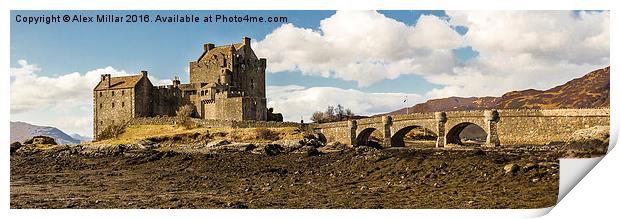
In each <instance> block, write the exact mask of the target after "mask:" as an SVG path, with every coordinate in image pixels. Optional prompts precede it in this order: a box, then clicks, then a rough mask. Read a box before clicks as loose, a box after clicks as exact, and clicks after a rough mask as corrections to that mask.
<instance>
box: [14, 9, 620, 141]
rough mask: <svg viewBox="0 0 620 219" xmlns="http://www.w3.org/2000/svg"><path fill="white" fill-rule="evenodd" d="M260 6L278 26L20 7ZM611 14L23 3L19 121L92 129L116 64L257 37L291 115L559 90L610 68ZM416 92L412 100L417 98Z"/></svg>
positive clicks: (17, 54)
mask: <svg viewBox="0 0 620 219" xmlns="http://www.w3.org/2000/svg"><path fill="white" fill-rule="evenodd" d="M65 14H68V15H87V16H94V15H99V14H112V15H118V16H123V15H126V14H148V15H149V16H151V18H153V17H155V16H156V15H162V16H171V15H175V14H179V15H185V14H188V15H197V16H201V17H203V16H208V15H214V16H215V15H217V14H222V15H227V16H232V15H246V14H247V15H250V16H262V17H269V16H271V17H281V16H284V17H286V18H287V22H274V23H222V22H219V23H152V22H151V23H51V24H27V23H23V22H18V21H17V20H16V16H17V15H20V16H21V17H24V16H43V15H65ZM609 19H610V18H609V11H11V20H12V21H11V33H10V36H11V48H10V51H11V55H10V56H11V69H10V80H11V121H25V122H29V123H32V124H36V125H48V126H54V127H58V128H60V129H61V130H63V131H65V132H67V133H78V134H80V135H84V136H92V111H93V109H92V89H93V87H94V86H95V85H96V84H97V83H98V81H99V75H100V74H104V73H109V74H112V75H113V76H121V75H129V74H136V73H137V72H139V71H140V70H147V71H149V77H150V79H151V81H152V82H154V83H155V84H170V83H171V82H170V79H171V78H173V77H174V76H179V77H180V78H181V81H182V83H187V82H188V81H189V73H188V66H189V62H190V61H192V60H196V59H197V58H198V57H199V56H200V54H201V52H202V48H203V47H202V45H203V44H204V43H214V44H216V45H227V44H232V43H239V42H241V39H242V37H244V36H248V37H250V38H252V48H253V49H254V51H255V53H256V54H257V56H259V57H264V58H266V59H267V75H266V77H267V105H268V107H273V108H274V111H276V112H281V113H283V115H284V118H285V120H289V121H299V120H300V119H302V118H304V119H305V120H308V119H309V117H310V115H311V114H312V112H314V111H317V110H324V109H325V108H326V107H327V106H328V105H336V104H342V105H343V106H345V107H348V108H351V110H352V111H353V112H354V113H356V114H360V115H372V114H377V113H385V112H390V111H393V110H396V109H399V108H402V107H405V106H411V105H414V104H416V103H421V102H424V101H426V100H428V99H433V98H441V97H449V96H463V97H469V96H499V95H501V94H503V93H504V92H507V91H512V90H522V89H529V88H534V89H548V88H551V87H554V86H557V85H559V84H562V83H564V82H566V81H568V80H570V79H573V78H576V77H580V76H583V75H584V74H586V73H587V72H590V71H592V70H595V69H598V68H601V67H605V66H608V65H609V36H610V35H609V28H610V27H609ZM405 100H406V102H405Z"/></svg>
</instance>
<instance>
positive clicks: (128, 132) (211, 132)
mask: <svg viewBox="0 0 620 219" xmlns="http://www.w3.org/2000/svg"><path fill="white" fill-rule="evenodd" d="M193 133H200V134H201V135H207V136H209V138H212V139H226V140H229V141H233V142H248V143H255V142H256V143H258V142H271V141H274V140H279V139H301V138H303V132H301V131H299V130H298V129H297V128H294V127H282V128H190V129H188V128H184V127H182V126H179V125H136V126H129V127H127V128H126V129H125V132H124V133H122V134H120V135H119V136H118V137H117V138H113V139H108V140H103V141H98V142H92V143H86V144H85V145H93V144H97V145H98V144H130V143H135V142H138V141H140V140H144V139H147V138H153V137H173V136H178V135H184V134H193Z"/></svg>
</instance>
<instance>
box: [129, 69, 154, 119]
mask: <svg viewBox="0 0 620 219" xmlns="http://www.w3.org/2000/svg"><path fill="white" fill-rule="evenodd" d="M142 74H143V75H144V76H143V77H142V79H140V81H139V82H138V83H137V84H136V86H135V87H134V93H135V95H134V101H133V102H134V113H133V117H140V116H151V115H152V113H151V112H152V108H151V101H152V100H151V93H152V92H153V84H151V82H150V81H149V80H148V78H147V74H146V72H144V71H143V73H142Z"/></svg>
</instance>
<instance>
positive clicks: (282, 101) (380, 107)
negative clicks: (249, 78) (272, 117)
mask: <svg viewBox="0 0 620 219" xmlns="http://www.w3.org/2000/svg"><path fill="white" fill-rule="evenodd" d="M267 98H268V101H267V106H268V107H273V108H274V111H276V112H279V113H282V114H283V116H284V119H285V120H286V121H299V120H300V119H301V117H302V116H303V118H304V121H310V116H311V115H312V113H314V112H315V111H324V110H325V109H326V108H327V106H330V105H331V106H336V105H338V104H340V105H342V106H344V107H346V108H350V109H351V111H353V112H354V113H355V114H356V115H373V114H378V113H385V112H390V111H393V110H396V109H399V108H402V107H404V106H406V105H408V104H412V103H417V102H419V101H420V100H421V97H420V96H419V95H417V94H407V93H367V92H363V91H360V90H355V89H341V88H336V87H309V88H307V87H303V86H298V85H287V86H268V87H267ZM405 98H407V103H404V102H403V101H404V100H405Z"/></svg>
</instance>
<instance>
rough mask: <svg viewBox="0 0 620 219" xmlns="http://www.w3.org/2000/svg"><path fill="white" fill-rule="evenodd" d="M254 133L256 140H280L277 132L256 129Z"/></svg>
mask: <svg viewBox="0 0 620 219" xmlns="http://www.w3.org/2000/svg"><path fill="white" fill-rule="evenodd" d="M254 132H256V138H257V139H263V140H271V141H275V140H278V139H280V135H278V133H277V132H275V131H272V130H270V129H268V128H256V129H255V130H254Z"/></svg>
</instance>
